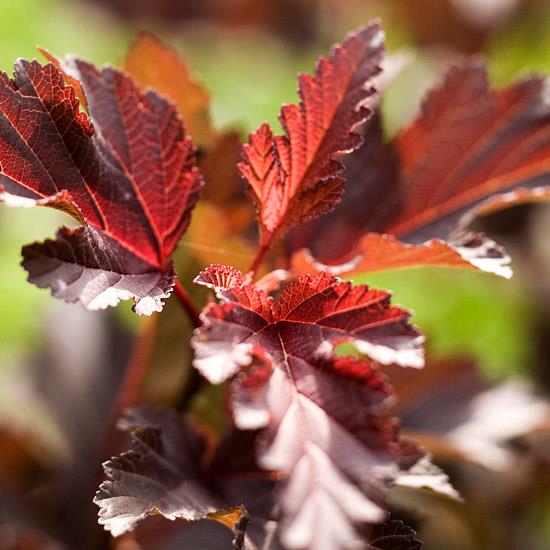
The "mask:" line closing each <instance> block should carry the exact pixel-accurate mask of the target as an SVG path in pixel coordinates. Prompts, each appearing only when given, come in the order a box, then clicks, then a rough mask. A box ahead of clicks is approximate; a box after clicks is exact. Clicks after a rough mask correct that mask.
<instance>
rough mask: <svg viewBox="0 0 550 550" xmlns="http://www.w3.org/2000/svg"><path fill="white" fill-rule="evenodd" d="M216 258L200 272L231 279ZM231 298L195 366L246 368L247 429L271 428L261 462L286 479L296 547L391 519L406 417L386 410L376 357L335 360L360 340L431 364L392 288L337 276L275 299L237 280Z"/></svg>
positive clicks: (202, 339)
mask: <svg viewBox="0 0 550 550" xmlns="http://www.w3.org/2000/svg"><path fill="white" fill-rule="evenodd" d="M227 271H228V268H227V267H225V266H211V267H210V268H208V269H207V270H205V272H203V273H201V275H199V277H198V278H197V282H199V283H202V284H204V282H205V281H206V282H208V283H209V284H210V281H212V280H215V281H219V280H220V279H221V278H222V277H219V276H218V275H217V273H218V272H220V273H222V274H225V273H226V272H227ZM232 284H233V286H232V287H230V288H227V289H226V290H225V291H224V292H221V293H220V295H221V298H222V303H221V304H211V305H209V306H207V307H206V309H205V310H204V312H203V314H202V319H203V326H202V327H201V328H199V329H197V332H196V334H195V336H194V340H193V346H194V348H195V352H196V359H195V366H196V367H197V368H198V369H199V370H200V371H201V372H202V373H203V374H204V375H205V376H206V377H207V378H208V379H209V380H210V381H212V382H215V383H218V382H221V381H223V380H225V379H227V378H229V377H230V376H233V375H236V378H235V379H234V381H233V383H232V385H231V388H232V389H231V392H232V397H231V403H232V408H233V415H234V419H235V422H236V424H237V426H238V427H239V428H241V429H263V431H262V434H261V438H260V442H259V445H258V448H257V458H258V462H259V464H260V466H261V467H263V468H264V469H267V470H277V471H280V472H282V473H284V474H285V475H286V476H287V478H286V480H285V483H284V484H283V487H282V489H281V491H280V493H279V504H280V506H281V509H282V513H283V516H284V521H283V526H282V535H281V538H282V541H283V544H284V545H286V546H287V547H289V548H312V549H313V548H344V547H347V546H346V545H349V544H350V543H351V542H352V541H357V536H358V535H357V533H356V531H355V529H354V527H353V525H354V524H355V523H362V522H377V521H381V520H383V519H384V517H385V512H384V510H383V508H382V494H383V489H384V488H385V487H386V485H387V484H388V483H390V482H391V481H392V480H393V479H395V476H396V475H397V472H398V470H399V468H398V466H397V464H396V460H397V457H398V456H399V455H400V452H401V448H400V445H399V443H398V440H397V425H396V422H395V421H394V420H393V419H392V418H390V417H388V416H387V414H386V413H385V409H386V406H387V404H388V401H389V400H391V395H392V392H391V388H390V387H389V386H388V384H387V383H386V381H385V378H384V377H383V375H381V374H380V373H379V372H378V370H377V366H376V363H374V362H372V361H369V360H358V359H355V358H353V357H336V356H335V354H334V352H333V349H334V345H335V344H336V343H338V342H343V341H353V342H355V343H356V345H357V346H358V347H362V348H363V349H364V350H365V351H367V353H368V354H369V355H370V356H371V357H372V358H374V359H377V360H378V361H381V362H384V363H390V362H398V363H401V364H402V365H404V366H415V367H419V366H421V365H422V356H421V350H420V345H421V341H422V338H421V336H420V335H419V333H418V332H417V331H416V330H415V329H414V328H413V327H411V326H410V325H409V324H408V318H409V314H408V313H407V312H406V311H404V310H401V309H399V308H394V307H391V306H390V304H389V295H388V293H386V292H382V291H377V290H372V289H368V288H367V287H366V286H358V287H352V286H351V285H350V284H349V283H342V282H339V281H338V280H337V279H336V278H334V277H331V276H330V275H327V274H318V275H316V276H305V277H302V278H301V279H300V280H299V281H297V282H295V283H291V284H290V285H288V286H287V287H286V289H285V290H283V292H282V293H281V295H280V296H279V298H278V299H277V300H276V301H275V300H273V299H272V298H271V297H269V296H268V295H267V294H266V293H265V292H264V291H263V290H260V289H258V288H257V287H255V286H254V285H251V284H245V283H244V282H243V279H240V278H238V277H234V278H233V279H232Z"/></svg>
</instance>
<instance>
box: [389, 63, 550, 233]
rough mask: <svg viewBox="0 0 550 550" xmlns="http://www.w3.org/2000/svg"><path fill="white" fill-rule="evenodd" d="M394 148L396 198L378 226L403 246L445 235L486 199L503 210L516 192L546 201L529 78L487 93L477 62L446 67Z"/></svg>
mask: <svg viewBox="0 0 550 550" xmlns="http://www.w3.org/2000/svg"><path fill="white" fill-rule="evenodd" d="M394 146H395V148H396V149H397V151H398V154H399V157H400V159H401V189H402V192H403V193H404V199H403V202H402V205H403V206H402V208H401V210H400V211H399V212H398V214H397V216H396V217H394V219H392V220H391V222H390V223H388V224H386V225H385V227H384V229H385V230H386V231H388V232H391V233H393V234H395V235H397V236H404V237H406V238H407V240H409V241H410V242H412V241H413V240H414V241H416V242H418V239H422V238H425V237H426V235H429V236H430V237H443V238H445V237H447V236H448V234H449V231H450V229H451V228H452V227H453V226H454V225H455V224H456V222H457V221H458V220H459V219H460V217H461V216H463V215H464V214H465V213H468V214H469V217H471V215H472V212H471V210H472V209H478V208H480V207H482V206H483V202H484V201H485V200H486V199H488V198H489V197H492V199H491V201H492V203H493V206H495V201H498V202H500V203H501V204H502V206H503V207H505V206H509V205H510V204H512V203H513V202H514V198H513V195H514V194H516V193H518V191H517V189H518V188H519V189H520V192H519V193H518V198H519V199H520V200H525V199H526V196H525V193H526V191H527V190H530V193H531V195H532V197H533V198H535V199H536V198H537V197H538V196H540V195H541V194H546V195H547V196H548V195H549V193H550V190H549V188H548V187H546V188H543V187H542V186H543V185H548V179H547V178H548V173H549V172H550V104H549V101H548V82H547V80H545V79H543V78H539V77H531V78H527V79H525V80H522V81H519V82H517V83H516V84H513V85H511V86H508V87H506V88H503V89H501V90H496V91H490V89H489V83H488V77H487V70H486V68H485V66H484V65H483V64H482V63H480V62H478V61H475V60H472V61H470V62H469V63H467V64H465V65H463V66H460V67H454V68H452V69H451V70H450V71H449V73H448V74H447V76H446V78H445V80H444V82H443V83H442V85H441V86H439V87H438V88H436V89H434V90H432V92H431V93H430V94H429V95H428V97H427V98H426V100H425V102H424V105H423V107H422V113H421V115H420V116H419V118H417V119H416V121H415V122H414V123H413V124H412V125H411V126H410V127H409V128H407V129H406V130H405V131H404V132H403V133H401V134H400V135H399V136H398V137H397V138H396V139H395V140H394ZM499 194H505V195H503V196H500V197H499V196H495V195H499Z"/></svg>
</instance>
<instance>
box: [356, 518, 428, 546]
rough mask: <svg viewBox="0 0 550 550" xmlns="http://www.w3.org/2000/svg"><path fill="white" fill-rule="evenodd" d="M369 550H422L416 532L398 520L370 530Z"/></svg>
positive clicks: (372, 527) (381, 524)
mask: <svg viewBox="0 0 550 550" xmlns="http://www.w3.org/2000/svg"><path fill="white" fill-rule="evenodd" d="M367 540H368V550H420V548H422V543H421V542H420V541H419V540H418V539H417V538H416V532H415V531H413V530H412V529H411V528H410V527H409V526H408V525H405V524H404V523H403V522H402V521H400V520H397V519H390V520H389V521H387V522H386V523H380V524H377V525H372V526H370V527H369V528H368V535H367Z"/></svg>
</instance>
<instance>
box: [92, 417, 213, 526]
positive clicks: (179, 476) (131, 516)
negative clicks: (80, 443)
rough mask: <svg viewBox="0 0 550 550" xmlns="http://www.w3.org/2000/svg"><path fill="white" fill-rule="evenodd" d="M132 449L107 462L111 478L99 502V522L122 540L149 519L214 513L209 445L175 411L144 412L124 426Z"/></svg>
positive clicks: (108, 475) (123, 423)
mask: <svg viewBox="0 0 550 550" xmlns="http://www.w3.org/2000/svg"><path fill="white" fill-rule="evenodd" d="M121 427H122V428H123V429H125V430H128V431H130V432H131V441H132V448H131V449H130V450H129V451H126V452H124V453H122V454H121V455H119V456H117V457H113V458H112V459H111V460H109V461H107V462H105V463H104V465H103V468H104V470H105V474H106V476H107V480H106V481H104V482H103V483H102V484H101V486H100V488H99V491H98V492H97V493H96V496H95V498H94V502H95V503H96V504H97V505H98V506H99V508H100V510H99V523H101V524H102V525H103V526H104V527H105V529H107V530H108V531H110V532H111V533H112V535H113V536H119V535H121V534H122V533H125V532H127V531H132V530H133V529H134V528H135V526H136V525H137V523H139V522H140V521H142V520H143V519H144V518H146V517H147V516H148V515H150V514H153V513H160V514H162V515H163V516H164V517H166V518H168V519H171V520H174V519H176V518H183V519H186V520H190V521H193V520H198V519H202V518H205V517H206V516H207V515H208V514H209V513H210V512H214V511H215V510H216V507H215V505H214V498H213V497H212V495H210V494H209V492H208V490H207V489H206V488H205V487H203V486H202V484H201V472H200V459H201V457H202V454H203V452H204V442H203V441H202V439H201V438H200V437H199V436H198V435H197V434H196V433H195V432H194V431H193V430H191V429H190V428H189V427H187V426H186V425H185V424H183V423H182V422H181V421H180V420H179V418H178V416H177V414H176V413H175V412H174V411H156V410H149V411H145V410H139V411H137V412H134V413H131V415H130V416H129V418H126V419H124V420H123V422H122V423H121Z"/></svg>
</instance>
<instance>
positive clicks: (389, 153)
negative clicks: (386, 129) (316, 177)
mask: <svg viewBox="0 0 550 550" xmlns="http://www.w3.org/2000/svg"><path fill="white" fill-rule="evenodd" d="M382 75H384V73H382ZM362 136H363V139H364V142H363V145H362V146H361V147H360V148H359V149H357V150H356V151H354V152H353V153H351V154H350V155H348V156H347V157H346V158H345V160H344V165H345V167H346V168H345V171H344V173H343V178H344V179H345V180H346V192H345V193H344V196H343V198H342V201H341V203H340V204H338V205H336V207H335V209H334V210H333V211H332V212H330V213H328V214H327V215H325V216H323V217H322V218H319V219H315V220H311V221H309V222H307V223H305V224H302V225H300V226H298V227H296V228H295V229H294V230H293V231H291V232H290V234H289V235H288V238H287V245H288V248H289V250H290V252H295V251H297V250H299V249H300V248H303V247H307V248H309V250H310V252H311V254H312V255H313V256H315V258H316V259H317V260H319V261H320V262H326V263H332V262H340V263H341V262H342V258H344V257H346V256H347V255H349V254H352V255H353V251H354V248H355V247H357V245H358V243H359V241H360V240H361V235H362V234H364V232H365V231H368V230H376V229H379V228H380V226H381V225H382V223H383V222H385V221H387V219H388V216H390V215H392V214H394V213H395V210H396V208H397V207H398V206H399V202H398V201H399V198H400V194H399V162H398V159H397V156H396V154H395V151H394V150H393V148H392V147H390V146H389V144H387V143H385V141H384V133H383V128H382V120H381V116H380V113H379V112H376V113H375V114H374V115H373V116H372V117H371V118H370V119H369V120H368V122H367V123H366V124H365V126H364V128H363V132H362ZM310 271H311V270H310Z"/></svg>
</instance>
